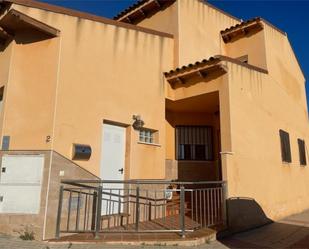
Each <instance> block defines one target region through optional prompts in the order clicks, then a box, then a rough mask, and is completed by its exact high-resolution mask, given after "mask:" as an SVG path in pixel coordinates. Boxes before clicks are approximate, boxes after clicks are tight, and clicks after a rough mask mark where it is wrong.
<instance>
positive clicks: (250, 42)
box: [225, 30, 267, 69]
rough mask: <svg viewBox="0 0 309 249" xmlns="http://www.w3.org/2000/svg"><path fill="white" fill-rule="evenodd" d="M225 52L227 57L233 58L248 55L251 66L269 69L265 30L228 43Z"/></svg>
mask: <svg viewBox="0 0 309 249" xmlns="http://www.w3.org/2000/svg"><path fill="white" fill-rule="evenodd" d="M225 52H226V55H227V56H229V57H232V58H238V57H241V56H244V55H248V63H249V64H251V65H254V66H257V67H260V68H263V69H267V61H266V48H265V31H264V30H261V31H259V32H257V33H251V34H250V33H249V35H247V36H243V37H240V38H239V39H234V40H232V41H230V42H228V43H226V44H225Z"/></svg>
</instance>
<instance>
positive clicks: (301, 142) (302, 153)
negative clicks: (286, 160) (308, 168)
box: [297, 139, 307, 166]
mask: <svg viewBox="0 0 309 249" xmlns="http://www.w3.org/2000/svg"><path fill="white" fill-rule="evenodd" d="M297 142H298V151H299V162H300V165H303V166H304V165H307V160H306V149H305V148H306V146H305V141H304V140H302V139H297Z"/></svg>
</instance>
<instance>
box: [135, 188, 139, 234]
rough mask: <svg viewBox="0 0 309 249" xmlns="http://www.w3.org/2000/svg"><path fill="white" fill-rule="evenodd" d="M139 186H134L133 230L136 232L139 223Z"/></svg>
mask: <svg viewBox="0 0 309 249" xmlns="http://www.w3.org/2000/svg"><path fill="white" fill-rule="evenodd" d="M139 212H140V210H139V186H137V187H136V205H135V231H137V232H138V225H139V224H138V223H139V215H140V213H139Z"/></svg>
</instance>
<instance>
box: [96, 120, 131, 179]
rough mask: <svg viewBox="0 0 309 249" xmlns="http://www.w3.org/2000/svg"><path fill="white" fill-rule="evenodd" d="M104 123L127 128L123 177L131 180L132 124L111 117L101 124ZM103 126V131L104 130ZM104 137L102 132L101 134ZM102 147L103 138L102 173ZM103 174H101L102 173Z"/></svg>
mask: <svg viewBox="0 0 309 249" xmlns="http://www.w3.org/2000/svg"><path fill="white" fill-rule="evenodd" d="M104 124H109V125H114V126H119V127H123V128H125V139H126V141H125V156H124V169H123V179H124V180H129V179H130V151H131V129H132V127H131V125H129V124H125V123H121V122H118V121H112V120H109V119H103V122H102V124H101V127H103V125H104ZM102 131H103V130H102V128H101V132H102ZM101 138H102V134H101ZM102 147H103V140H102V139H101V147H100V148H101V155H100V165H99V167H100V174H101V162H102V161H101V160H102ZM100 176H101V175H100Z"/></svg>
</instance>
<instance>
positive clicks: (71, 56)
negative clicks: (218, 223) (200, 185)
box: [0, 0, 309, 239]
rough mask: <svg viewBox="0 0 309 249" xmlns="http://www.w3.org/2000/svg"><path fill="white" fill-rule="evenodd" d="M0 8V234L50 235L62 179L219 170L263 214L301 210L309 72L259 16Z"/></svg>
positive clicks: (148, 0) (184, 177)
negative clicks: (108, 13) (102, 14)
mask: <svg viewBox="0 0 309 249" xmlns="http://www.w3.org/2000/svg"><path fill="white" fill-rule="evenodd" d="M0 14H1V15H0V42H1V51H0V87H1V88H0V89H1V114H0V120H1V122H0V130H1V146H2V148H1V173H0V174H1V175H0V193H1V202H0V231H3V232H6V233H12V232H14V231H16V230H19V229H23V226H22V225H27V224H28V225H29V226H31V229H33V230H34V231H35V233H36V234H37V236H38V238H40V239H48V238H53V237H54V233H55V226H56V213H57V207H58V193H59V186H60V181H61V180H62V179H72V180H74V179H89V180H91V179H92V180H94V179H104V180H132V179H139V180H141V179H144V180H145V179H148V180H149V179H151V180H164V179H165V180H178V181H191V182H198V181H221V180H224V181H226V182H227V197H228V198H230V199H233V198H234V199H237V198H239V197H241V198H243V197H246V198H251V199H252V200H254V201H255V202H256V203H258V204H259V206H260V207H261V209H262V210H263V211H264V212H265V214H266V215H267V217H269V218H270V219H273V220H276V219H279V218H282V217H285V216H287V215H290V214H293V213H297V212H301V211H303V210H305V209H307V208H308V207H309V198H308V194H309V181H308V179H309V172H308V167H306V164H307V162H306V157H307V149H306V142H307V141H308V138H309V129H308V113H307V102H306V93H305V78H304V75H303V73H302V71H301V68H300V65H299V64H298V61H297V58H296V56H295V54H294V52H293V49H292V47H291V45H290V43H289V40H288V37H287V34H286V33H284V32H283V31H281V30H279V29H278V28H276V27H274V26H273V25H271V24H270V23H268V22H267V21H265V20H263V19H262V18H254V19H251V20H248V21H245V22H243V21H241V20H239V19H237V18H235V17H233V16H231V15H229V14H227V13H224V12H223V11H221V10H219V9H217V8H215V7H214V6H212V5H210V4H209V3H207V2H204V1H200V0H177V1H176V0H169V1H161V0H157V1H156V0H145V1H139V2H138V3H137V4H135V5H134V6H132V7H130V8H128V9H126V10H124V11H123V12H121V13H120V14H119V15H118V16H116V17H115V20H111V19H107V18H103V17H97V16H93V15H90V14H87V13H82V12H77V11H74V10H69V9H64V8H62V7H57V6H52V5H48V4H45V3H41V2H36V1H23V0H7V1H6V0H5V1H0ZM238 218H239V217H238ZM231 220H232V221H233V222H236V223H237V219H236V220H235V219H234V220H233V219H231Z"/></svg>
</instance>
